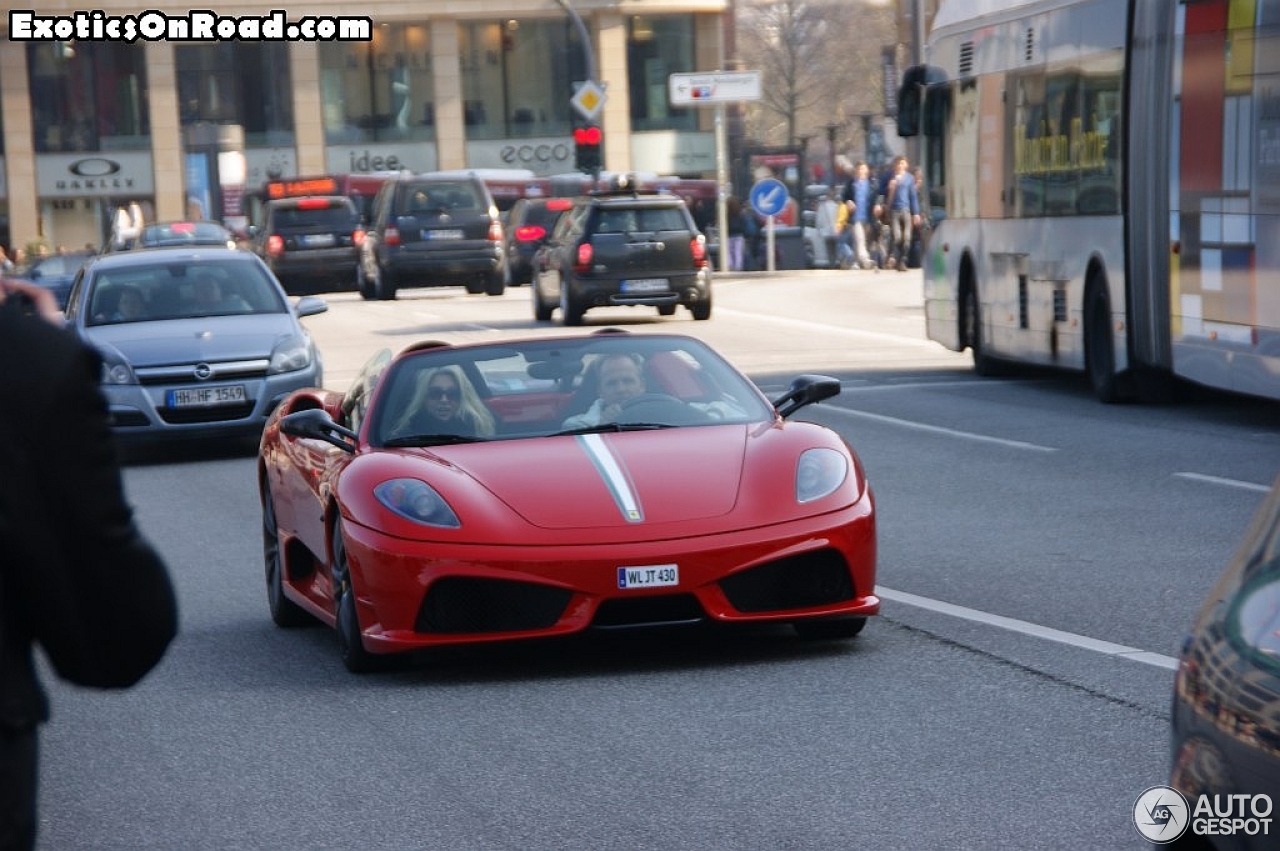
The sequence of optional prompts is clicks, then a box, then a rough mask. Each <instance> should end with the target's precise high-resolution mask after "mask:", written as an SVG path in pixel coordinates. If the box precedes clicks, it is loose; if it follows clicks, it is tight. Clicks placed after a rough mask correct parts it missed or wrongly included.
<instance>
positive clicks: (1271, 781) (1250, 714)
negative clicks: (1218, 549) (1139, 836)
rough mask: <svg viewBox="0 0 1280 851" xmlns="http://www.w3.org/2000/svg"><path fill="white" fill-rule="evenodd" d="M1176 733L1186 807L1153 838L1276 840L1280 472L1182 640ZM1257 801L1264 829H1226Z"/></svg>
mask: <svg viewBox="0 0 1280 851" xmlns="http://www.w3.org/2000/svg"><path fill="white" fill-rule="evenodd" d="M1170 738H1171V742H1170V745H1171V767H1170V775H1169V785H1170V786H1171V787H1173V789H1175V790H1177V792H1178V793H1179V794H1181V795H1182V796H1183V799H1184V801H1185V806H1186V812H1185V813H1172V812H1171V815H1172V816H1173V817H1177V818H1180V819H1181V821H1179V822H1178V823H1176V824H1175V823H1173V822H1172V820H1171V822H1170V824H1169V825H1165V826H1164V827H1165V828H1167V829H1168V831H1169V837H1168V838H1167V839H1161V840H1155V841H1158V842H1161V843H1162V844H1165V845H1166V846H1167V847H1171V848H1178V849H1181V851H1187V849H1218V851H1226V849H1242V851H1262V849H1272V848H1275V847H1276V842H1277V839H1276V836H1277V833H1280V821H1276V820H1274V819H1276V817H1277V815H1280V814H1276V813H1273V812H1272V809H1273V807H1274V806H1275V804H1277V803H1280V478H1277V479H1276V480H1275V482H1274V483H1273V484H1272V486H1271V490H1270V492H1269V494H1268V496H1267V498H1266V499H1265V500H1264V501H1263V503H1262V505H1261V506H1260V507H1259V509H1258V510H1257V512H1256V514H1255V515H1254V518H1253V521H1252V522H1251V524H1250V525H1249V528H1248V530H1247V531H1246V532H1245V535H1244V538H1243V540H1242V542H1241V544H1240V546H1239V548H1238V549H1237V550H1236V552H1235V554H1234V556H1233V557H1232V559H1231V560H1230V562H1228V564H1227V568H1226V571H1225V572H1224V573H1223V574H1222V576H1221V577H1220V578H1219V579H1218V581H1217V583H1216V584H1215V585H1214V587H1213V590H1212V591H1210V592H1209V594H1208V596H1207V598H1206V599H1205V601H1204V603H1203V605H1202V606H1201V608H1200V611H1199V613H1198V614H1197V616H1196V619H1195V622H1194V624H1193V625H1192V628H1191V631H1190V633H1189V634H1188V636H1187V638H1186V641H1185V642H1184V643H1183V647H1182V652H1181V656H1180V659H1179V664H1178V670H1177V674H1176V676H1175V678H1174V694H1173V712H1172V724H1171V737H1170ZM1264 796H1265V797H1264ZM1255 804H1256V805H1257V806H1258V807H1259V808H1265V809H1266V810H1267V812H1266V813H1265V814H1264V815H1265V816H1269V817H1271V818H1272V819H1273V821H1272V822H1271V823H1270V825H1269V830H1268V831H1267V832H1266V833H1262V832H1260V831H1257V830H1255V831H1253V832H1250V831H1249V830H1247V829H1244V828H1245V827H1247V825H1245V824H1242V825H1241V829H1239V830H1236V829H1232V830H1230V831H1224V830H1223V827H1224V823H1226V822H1228V821H1229V820H1231V819H1237V818H1239V819H1242V820H1244V822H1247V821H1248V820H1249V819H1251V818H1254V817H1255V816H1257V815H1258V813H1257V810H1256V808H1255ZM1206 805H1207V806H1208V808H1209V810H1210V817H1207V818H1206V817H1205V807H1206ZM1178 807H1179V808H1180V807H1181V803H1179V804H1178ZM1224 809H1225V810H1228V811H1229V812H1227V813H1226V815H1225V816H1224V815H1223V812H1224ZM1197 811H1198V812H1199V816H1197ZM1255 821H1256V820H1255ZM1227 826H1230V825H1227ZM1254 827H1255V828H1256V827H1258V825H1256V824H1255V825H1254Z"/></svg>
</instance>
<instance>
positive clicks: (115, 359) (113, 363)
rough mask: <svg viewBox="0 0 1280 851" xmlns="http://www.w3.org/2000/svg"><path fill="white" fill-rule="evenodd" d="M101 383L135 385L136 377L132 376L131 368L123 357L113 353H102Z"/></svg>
mask: <svg viewBox="0 0 1280 851" xmlns="http://www.w3.org/2000/svg"><path fill="white" fill-rule="evenodd" d="M101 381H102V383H103V384H111V385H121V384H137V383H138V377H137V376H136V375H134V374H133V367H131V366H129V362H128V361H126V360H125V359H124V358H123V357H121V356H120V355H118V354H115V353H114V352H103V353H102V378H101Z"/></svg>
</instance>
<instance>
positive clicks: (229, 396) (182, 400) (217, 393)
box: [169, 384, 245, 408]
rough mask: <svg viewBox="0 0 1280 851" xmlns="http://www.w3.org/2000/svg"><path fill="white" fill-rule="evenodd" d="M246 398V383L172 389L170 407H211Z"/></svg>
mask: <svg viewBox="0 0 1280 851" xmlns="http://www.w3.org/2000/svg"><path fill="white" fill-rule="evenodd" d="M244 400H245V393H244V385H243V384H232V385H231V386H229V387H199V388H196V389H194V390H170V391H169V407H170V408H209V407H213V406H214V405H235V404H238V403H240V402H243V401H244Z"/></svg>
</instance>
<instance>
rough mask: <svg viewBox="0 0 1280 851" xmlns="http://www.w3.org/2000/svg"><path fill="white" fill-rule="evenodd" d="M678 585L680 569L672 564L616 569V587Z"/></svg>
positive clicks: (626, 588) (628, 588)
mask: <svg viewBox="0 0 1280 851" xmlns="http://www.w3.org/2000/svg"><path fill="white" fill-rule="evenodd" d="M679 584H680V567H679V566H678V565H674V564H646V565H642V566H639V567H620V568H618V587H619V588H622V589H625V590H630V589H632V588H660V587H662V586H664V585H679Z"/></svg>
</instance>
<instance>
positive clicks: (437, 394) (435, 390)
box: [427, 387, 462, 402]
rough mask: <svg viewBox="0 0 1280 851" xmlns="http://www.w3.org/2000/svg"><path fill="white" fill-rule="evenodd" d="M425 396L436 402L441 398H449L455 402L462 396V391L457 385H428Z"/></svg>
mask: <svg viewBox="0 0 1280 851" xmlns="http://www.w3.org/2000/svg"><path fill="white" fill-rule="evenodd" d="M427 398H428V399H431V400H432V401H437V402H438V401H440V400H441V399H451V400H453V401H454V402H456V401H458V400H459V399H461V398H462V393H461V392H460V391H459V390H458V388H457V387H428V388H427Z"/></svg>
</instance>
